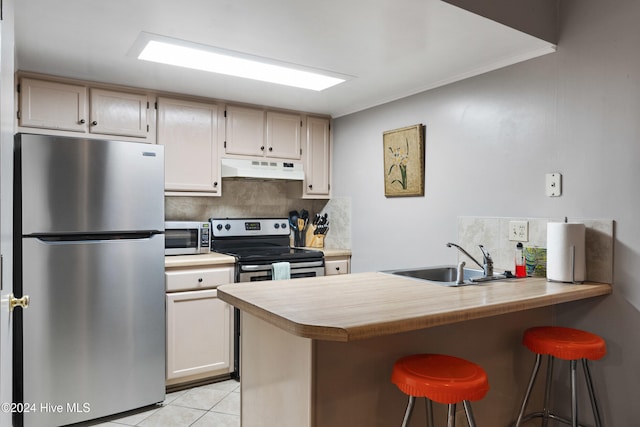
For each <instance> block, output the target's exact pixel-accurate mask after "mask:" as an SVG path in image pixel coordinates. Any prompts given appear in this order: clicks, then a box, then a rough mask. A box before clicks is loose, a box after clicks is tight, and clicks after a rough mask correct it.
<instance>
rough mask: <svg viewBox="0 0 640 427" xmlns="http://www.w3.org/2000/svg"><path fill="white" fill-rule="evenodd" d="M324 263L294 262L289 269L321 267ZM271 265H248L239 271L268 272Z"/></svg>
mask: <svg viewBox="0 0 640 427" xmlns="http://www.w3.org/2000/svg"><path fill="white" fill-rule="evenodd" d="M323 266H324V261H311V262H296V263H291V268H292V269H295V268H309V267H323ZM270 270H271V264H262V265H256V264H249V265H244V264H243V265H240V271H270Z"/></svg>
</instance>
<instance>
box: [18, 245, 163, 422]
mask: <svg viewBox="0 0 640 427" xmlns="http://www.w3.org/2000/svg"><path fill="white" fill-rule="evenodd" d="M163 237H164V236H163V235H154V236H152V237H151V238H148V239H141V240H109V241H86V242H55V243H51V242H43V241H41V240H39V239H36V238H25V239H23V251H22V256H23V281H22V284H23V294H24V295H29V297H30V305H29V307H28V308H27V309H25V310H23V311H22V322H23V331H22V340H23V349H22V356H23V369H22V375H23V381H22V387H23V394H24V397H23V398H24V402H25V403H35V404H36V406H37V409H38V411H36V412H29V413H25V414H24V421H25V424H24V425H25V426H46V427H51V426H54V425H55V426H58V425H66V424H71V423H76V422H79V421H83V420H86V419H93V418H98V417H102V416H106V415H110V414H115V413H119V412H123V411H127V410H130V409H134V408H138V407H142V406H146V405H151V404H154V403H156V402H161V401H163V400H164V396H165V340H166V338H165V329H166V326H165V289H164V238H163ZM18 374H20V373H19V372H18ZM41 403H43V404H51V405H61V406H55V407H61V408H62V409H63V410H62V411H61V412H60V413H57V412H52V411H41V410H40V404H41Z"/></svg>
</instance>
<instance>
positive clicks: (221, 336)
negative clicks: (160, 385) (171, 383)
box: [167, 289, 232, 380]
mask: <svg viewBox="0 0 640 427" xmlns="http://www.w3.org/2000/svg"><path fill="white" fill-rule="evenodd" d="M231 313H232V310H231V306H230V305H229V304H227V303H225V302H224V301H221V300H219V299H218V297H217V291H216V290H215V289H214V290H206V291H193V292H177V293H172V294H167V380H171V379H175V378H181V377H190V376H193V375H199V376H201V377H206V376H215V375H222V374H225V373H228V372H229V371H230V361H231V350H230V349H231V346H230V343H231V315H232V314H231Z"/></svg>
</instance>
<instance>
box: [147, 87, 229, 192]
mask: <svg viewBox="0 0 640 427" xmlns="http://www.w3.org/2000/svg"><path fill="white" fill-rule="evenodd" d="M219 113H220V109H219V107H218V106H217V105H215V104H205V103H200V102H192V101H184V100H178V99H170V98H159V99H158V135H157V141H158V144H162V145H164V146H165V190H166V191H167V192H171V191H179V192H184V193H183V194H184V195H189V194H193V192H196V193H204V194H208V195H220V189H221V186H220V168H219V159H218V138H219V135H218V132H219V128H218V121H219V119H220V118H219Z"/></svg>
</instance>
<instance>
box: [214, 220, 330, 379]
mask: <svg viewBox="0 0 640 427" xmlns="http://www.w3.org/2000/svg"><path fill="white" fill-rule="evenodd" d="M209 221H210V222H211V230H212V233H213V239H212V240H211V250H212V251H214V252H219V253H223V254H225V255H231V256H233V257H235V259H236V263H235V282H257V281H263V280H271V279H272V264H274V263H276V262H288V263H289V267H290V275H291V278H292V279H296V278H300V277H315V276H324V254H323V253H322V252H321V251H317V250H311V249H302V248H294V247H291V246H290V244H289V241H290V240H289V235H290V233H291V227H290V225H289V220H288V219H287V218H233V219H232V218H211V219H210V220H209ZM234 318H235V321H234V324H235V325H234V327H235V332H234V336H235V338H234V346H235V349H234V350H235V351H234V354H235V360H234V373H232V376H233V377H235V378H239V377H240V340H239V337H240V335H239V334H240V311H239V310H238V309H235V310H234Z"/></svg>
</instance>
